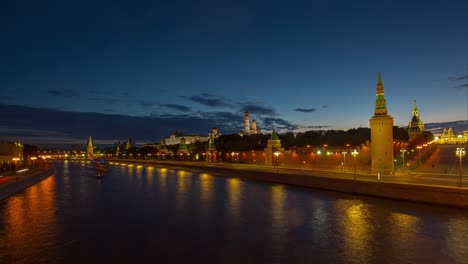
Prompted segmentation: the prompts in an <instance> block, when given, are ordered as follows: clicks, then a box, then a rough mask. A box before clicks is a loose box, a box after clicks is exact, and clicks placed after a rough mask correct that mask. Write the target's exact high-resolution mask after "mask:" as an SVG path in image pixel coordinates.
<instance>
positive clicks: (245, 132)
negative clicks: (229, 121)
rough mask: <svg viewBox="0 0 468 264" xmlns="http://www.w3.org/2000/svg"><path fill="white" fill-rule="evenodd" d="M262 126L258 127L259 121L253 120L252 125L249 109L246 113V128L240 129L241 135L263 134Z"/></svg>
mask: <svg viewBox="0 0 468 264" xmlns="http://www.w3.org/2000/svg"><path fill="white" fill-rule="evenodd" d="M261 133H262V132H261V130H260V128H257V121H256V120H255V119H254V120H252V126H250V114H249V112H248V111H246V112H245V113H244V129H243V130H242V129H241V130H240V131H239V135H240V136H244V135H246V136H248V135H253V134H261Z"/></svg>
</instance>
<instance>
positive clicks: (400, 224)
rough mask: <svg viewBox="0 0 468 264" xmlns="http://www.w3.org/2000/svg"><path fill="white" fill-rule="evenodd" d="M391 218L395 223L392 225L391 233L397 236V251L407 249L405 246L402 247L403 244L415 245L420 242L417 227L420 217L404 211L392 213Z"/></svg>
mask: <svg viewBox="0 0 468 264" xmlns="http://www.w3.org/2000/svg"><path fill="white" fill-rule="evenodd" d="M390 220H391V223H393V225H392V226H391V227H390V228H391V233H392V235H393V236H395V237H396V238H395V239H394V241H398V243H397V244H396V245H395V246H396V248H397V251H399V250H405V249H404V248H400V247H401V246H402V245H414V244H415V243H417V242H418V241H417V237H416V234H417V232H416V227H417V226H418V222H419V220H420V219H419V218H418V217H416V216H413V215H408V214H402V213H392V214H391V215H390ZM421 242H423V241H421Z"/></svg>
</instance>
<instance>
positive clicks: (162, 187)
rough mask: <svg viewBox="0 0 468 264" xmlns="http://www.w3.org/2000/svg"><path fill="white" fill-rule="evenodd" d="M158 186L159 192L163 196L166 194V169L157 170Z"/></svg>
mask: <svg viewBox="0 0 468 264" xmlns="http://www.w3.org/2000/svg"><path fill="white" fill-rule="evenodd" d="M158 175H159V177H158V183H159V184H158V185H159V192H160V193H162V194H164V193H166V188H167V169H166V168H161V169H159V170H158Z"/></svg>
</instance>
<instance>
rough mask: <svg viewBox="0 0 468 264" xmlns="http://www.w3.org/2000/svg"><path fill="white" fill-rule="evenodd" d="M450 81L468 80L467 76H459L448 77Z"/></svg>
mask: <svg viewBox="0 0 468 264" xmlns="http://www.w3.org/2000/svg"><path fill="white" fill-rule="evenodd" d="M448 79H449V80H450V81H463V80H468V74H465V75H460V76H450V77H449V78H448Z"/></svg>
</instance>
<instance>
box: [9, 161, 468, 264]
mask: <svg viewBox="0 0 468 264" xmlns="http://www.w3.org/2000/svg"><path fill="white" fill-rule="evenodd" d="M54 166H55V168H56V174H55V176H52V177H49V178H47V179H46V180H44V181H42V182H40V183H38V184H36V185H34V186H33V187H31V188H28V189H27V190H25V191H24V192H22V193H19V194H17V195H15V196H12V197H10V198H8V199H6V200H3V201H0V263H131V262H134V263H175V262H182V261H183V262H190V263H195V262H199V261H203V262H209V263H468V212H466V211H465V210H461V209H454V208H444V207H436V206H429V205H419V204H413V203H406V202H398V201H390V200H384V199H374V198H367V197H358V196H353V195H346V194H340V193H333V192H324V191H317V190H313V189H305V188H304V189H303V188H297V187H292V186H285V185H276V184H268V183H260V182H249V181H244V180H241V179H239V178H224V177H215V176H213V175H210V174H205V173H201V174H198V173H190V172H187V171H175V170H169V169H165V168H156V167H150V166H140V165H138V166H137V165H128V164H125V165H122V164H118V165H117V164H114V165H111V167H110V168H111V169H110V171H109V173H107V174H106V175H105V176H104V178H103V179H102V180H97V179H96V177H95V174H94V173H93V169H92V168H90V164H89V163H86V162H84V161H64V162H58V163H55V164H54Z"/></svg>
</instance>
